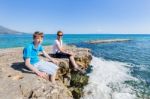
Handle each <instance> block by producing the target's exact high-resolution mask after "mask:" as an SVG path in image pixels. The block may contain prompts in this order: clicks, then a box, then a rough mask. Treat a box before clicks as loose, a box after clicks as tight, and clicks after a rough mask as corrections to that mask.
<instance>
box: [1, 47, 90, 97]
mask: <svg viewBox="0 0 150 99" xmlns="http://www.w3.org/2000/svg"><path fill="white" fill-rule="evenodd" d="M44 48H45V50H46V52H48V53H49V52H51V47H48V46H45V47H44ZM22 50H23V48H7V49H0V80H1V81H0V98H1V99H79V98H80V97H81V96H82V95H83V91H82V90H83V86H85V85H86V84H87V83H88V76H86V75H85V74H81V73H80V72H77V71H73V69H72V66H71V64H70V63H69V60H68V59H65V58H64V59H57V60H58V61H59V67H60V69H59V70H58V73H57V80H56V85H53V84H52V83H51V82H49V81H47V80H45V79H43V78H40V77H38V76H37V75H35V74H34V73H32V72H31V71H30V70H28V69H27V68H26V67H25V66H24V62H23V59H22ZM67 50H70V51H73V52H74V53H76V56H75V60H76V62H77V64H78V65H79V66H80V67H82V68H84V69H86V68H88V66H89V64H90V61H91V60H92V56H91V53H90V50H89V49H86V48H76V47H75V46H67ZM40 58H41V59H43V60H47V59H46V58H45V57H43V56H42V55H41V54H40Z"/></svg>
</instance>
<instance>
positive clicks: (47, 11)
mask: <svg viewBox="0 0 150 99" xmlns="http://www.w3.org/2000/svg"><path fill="white" fill-rule="evenodd" d="M0 25H2V26H5V27H8V28H11V29H15V30H18V31H22V32H31V33H32V32H34V31H36V30H40V31H43V32H45V33H55V32H56V31H57V30H62V31H64V32H65V33H128V34H130V33H131V34H133V33H143V34H147V33H149V34H150V0H0Z"/></svg>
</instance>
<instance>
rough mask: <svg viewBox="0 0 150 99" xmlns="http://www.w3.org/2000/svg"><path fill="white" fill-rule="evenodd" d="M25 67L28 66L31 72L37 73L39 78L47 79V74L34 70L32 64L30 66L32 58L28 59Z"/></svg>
mask: <svg viewBox="0 0 150 99" xmlns="http://www.w3.org/2000/svg"><path fill="white" fill-rule="evenodd" d="M25 66H27V67H28V68H29V69H30V70H32V71H33V72H34V73H36V74H37V75H38V76H40V77H43V78H45V77H46V73H44V72H40V71H39V70H38V69H36V68H34V66H33V65H32V64H30V58H27V59H26V60H25Z"/></svg>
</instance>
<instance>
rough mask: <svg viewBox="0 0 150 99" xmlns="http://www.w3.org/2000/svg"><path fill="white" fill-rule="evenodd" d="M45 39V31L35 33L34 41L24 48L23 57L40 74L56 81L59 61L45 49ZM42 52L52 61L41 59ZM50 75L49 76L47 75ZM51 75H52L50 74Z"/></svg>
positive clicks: (31, 68)
mask: <svg viewBox="0 0 150 99" xmlns="http://www.w3.org/2000/svg"><path fill="white" fill-rule="evenodd" d="M42 41H43V33H42V32H35V33H34V34H33V42H32V43H31V44H29V45H28V46H26V47H25V48H24V50H23V59H24V61H25V65H26V66H27V67H28V68H29V69H30V70H32V71H33V72H34V73H36V74H37V75H38V76H40V77H42V78H45V79H49V80H51V81H52V83H55V77H56V72H57V69H58V66H57V65H55V64H57V61H56V60H54V59H53V58H51V57H50V56H49V55H48V54H47V53H46V52H45V51H44V49H43V47H42V45H41V43H42ZM39 52H42V53H43V54H44V56H45V57H47V58H48V59H49V60H50V61H51V62H46V61H43V60H39V57H38V53H39ZM47 75H48V76H47ZM50 75H51V76H50Z"/></svg>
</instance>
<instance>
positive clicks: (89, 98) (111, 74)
mask: <svg viewBox="0 0 150 99" xmlns="http://www.w3.org/2000/svg"><path fill="white" fill-rule="evenodd" d="M91 65H92V66H93V72H92V73H91V74H89V76H90V77H89V84H88V85H87V86H85V87H84V96H83V97H82V98H81V99H135V98H136V96H135V94H134V93H133V91H132V87H130V86H129V85H126V84H125V83H124V81H128V80H137V79H136V78H134V77H132V76H131V75H130V72H129V71H130V70H129V68H126V66H128V64H126V63H121V62H117V61H107V60H104V59H102V58H96V57H93V59H92V62H91Z"/></svg>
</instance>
